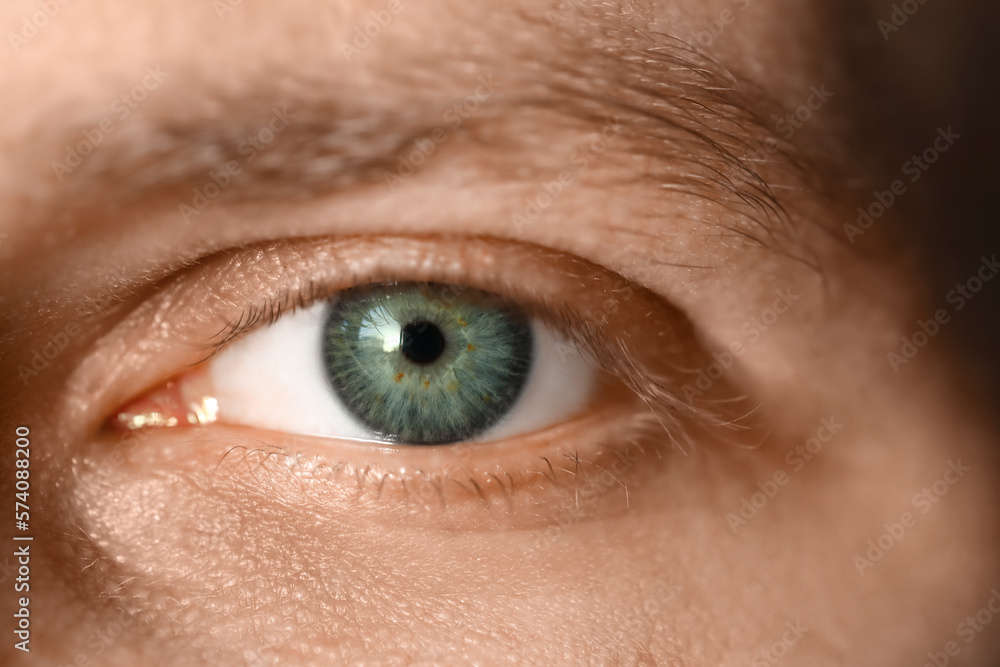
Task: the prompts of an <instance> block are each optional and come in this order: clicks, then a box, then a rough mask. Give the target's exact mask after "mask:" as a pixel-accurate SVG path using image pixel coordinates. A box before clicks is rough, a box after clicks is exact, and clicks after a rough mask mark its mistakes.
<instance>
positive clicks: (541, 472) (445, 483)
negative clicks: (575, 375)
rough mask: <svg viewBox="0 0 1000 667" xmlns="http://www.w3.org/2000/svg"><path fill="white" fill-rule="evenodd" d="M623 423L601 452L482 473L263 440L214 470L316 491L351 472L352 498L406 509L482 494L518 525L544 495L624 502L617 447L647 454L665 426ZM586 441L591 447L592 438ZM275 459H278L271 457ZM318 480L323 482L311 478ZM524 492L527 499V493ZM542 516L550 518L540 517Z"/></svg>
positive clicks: (571, 501) (643, 418)
mask: <svg viewBox="0 0 1000 667" xmlns="http://www.w3.org/2000/svg"><path fill="white" fill-rule="evenodd" d="M625 430H626V432H625V433H621V432H618V433H617V434H616V436H615V441H616V442H615V443H614V444H602V445H600V454H599V455H598V456H597V457H594V458H587V457H585V456H582V455H581V450H580V449H577V448H571V449H568V450H566V451H562V452H559V453H558V454H557V455H556V454H546V455H540V456H538V457H537V458H536V459H535V460H534V461H533V462H532V463H531V465H530V466H525V467H523V468H521V469H514V468H513V467H504V466H502V465H501V466H500V468H499V469H498V470H496V471H492V472H480V473H479V474H478V475H477V474H473V473H471V472H470V471H469V470H468V469H467V468H466V467H464V466H460V465H456V466H452V467H451V468H450V469H447V468H446V469H443V470H440V471H435V472H433V473H427V472H424V471H422V470H412V471H407V472H406V473H405V474H398V473H394V472H390V471H386V470H384V469H381V467H380V466H378V465H377V464H372V463H369V464H364V465H358V464H356V463H353V462H350V461H340V462H336V463H327V462H325V461H323V460H322V459H321V458H319V457H315V456H308V457H306V456H303V455H302V454H300V453H298V452H295V453H291V452H288V451H285V450H282V449H280V448H277V447H274V446H273V445H269V444H266V443H263V442H262V443H261V444H262V446H261V447H248V446H246V445H245V444H241V445H238V446H235V447H232V448H230V449H229V450H228V451H227V452H226V454H225V455H224V456H223V458H222V459H221V460H220V461H219V463H218V465H217V466H216V467H215V473H219V472H220V469H221V468H223V467H224V466H227V465H236V466H243V465H245V466H248V468H249V470H248V472H252V474H253V476H254V479H255V481H256V482H258V483H257V484H256V485H255V486H264V487H266V486H268V485H267V484H263V485H261V484H260V482H261V481H263V480H261V479H260V477H259V475H260V474H261V473H264V474H267V472H270V473H272V474H273V473H275V472H278V471H280V473H281V474H288V475H291V476H292V477H293V479H294V480H295V481H296V482H297V483H298V485H299V488H300V489H301V490H302V491H303V492H305V493H310V491H313V490H314V491H315V493H316V494H317V495H318V496H319V497H322V494H323V493H324V492H325V491H326V490H327V489H329V488H330V487H329V486H327V485H325V484H323V482H337V483H338V484H336V485H335V486H336V488H337V489H340V490H342V489H343V488H344V486H343V484H342V482H343V481H345V480H353V481H354V483H355V490H356V493H357V496H356V497H355V499H354V501H355V502H357V503H362V504H363V503H367V502H369V501H370V500H372V499H373V498H374V499H376V500H378V501H379V502H381V503H385V502H386V501H387V500H395V501H397V504H398V507H400V508H402V509H404V510H405V509H419V508H421V507H425V506H428V505H432V504H433V505H436V506H437V507H438V508H439V509H440V508H443V509H447V508H448V507H449V506H450V501H451V500H454V499H457V498H458V497H462V498H463V499H469V498H472V499H476V498H478V500H479V501H480V502H478V503H476V504H477V505H478V506H479V507H480V508H481V509H485V510H487V511H488V512H489V513H490V514H491V516H492V518H493V519H494V520H496V521H500V520H501V519H503V520H506V519H509V518H511V517H514V516H515V515H516V516H517V517H519V521H520V522H521V523H520V524H519V525H520V526H521V527H527V524H524V523H523V522H524V521H525V520H527V519H528V518H530V517H531V516H534V514H535V511H536V510H537V509H538V507H539V505H538V503H539V502H541V501H540V498H543V497H544V502H547V503H549V504H555V505H556V506H559V507H567V508H574V511H575V512H576V513H579V512H581V511H587V510H588V507H587V506H588V505H591V504H596V503H597V502H598V500H599V499H600V498H603V497H604V496H606V495H607V493H608V492H610V491H611V490H613V489H614V488H618V489H620V490H621V496H622V497H621V500H622V501H623V503H624V506H625V507H626V508H627V507H628V505H629V500H630V497H629V493H630V491H629V481H628V479H629V476H628V475H625V474H624V473H622V476H621V477H619V476H618V475H617V474H616V473H614V472H613V471H612V463H613V462H614V461H615V460H616V459H617V458H620V455H623V454H628V453H629V452H632V450H634V449H638V451H639V456H634V457H633V458H635V459H636V462H638V461H639V460H642V461H645V460H646V457H647V456H648V454H649V453H650V452H652V451H653V450H655V449H657V447H658V444H657V443H658V438H659V435H660V429H659V423H658V422H657V421H656V420H655V419H654V418H652V417H651V416H650V415H638V416H635V417H633V418H632V419H631V420H630V423H629V424H628V426H627V427H626V429H625ZM602 442H603V441H602ZM588 449H594V448H593V447H592V446H589V447H588ZM633 453H634V452H633ZM556 456H558V458H556ZM272 463H277V465H276V466H274V465H270V464H272ZM626 472H627V471H626ZM491 482H492V484H491ZM314 483H319V484H320V485H318V486H314ZM526 486H530V487H534V493H528V494H525V493H524V491H525V488H524V487H526ZM372 492H374V493H372ZM525 495H528V496H529V498H530V500H528V501H526V500H525V499H524V497H523V496H525ZM390 497H391V498H390ZM526 502H527V505H525V506H526V507H528V508H530V509H532V510H533V511H532V512H529V513H527V514H525V513H524V512H518V509H519V507H520V506H521V505H523V504H525V503H526ZM458 506H459V507H462V508H464V507H466V506H467V505H466V504H465V503H458ZM581 506H582V507H581ZM379 511H380V512H381V511H384V508H381V507H380V510H379ZM538 521H542V522H544V521H546V519H545V518H544V517H539V518H538Z"/></svg>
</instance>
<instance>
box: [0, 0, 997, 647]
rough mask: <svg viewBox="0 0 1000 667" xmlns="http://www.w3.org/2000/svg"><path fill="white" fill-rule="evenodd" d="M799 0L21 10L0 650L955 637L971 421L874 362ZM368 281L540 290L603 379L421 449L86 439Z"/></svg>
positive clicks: (950, 380) (840, 148) (927, 311)
mask: <svg viewBox="0 0 1000 667" xmlns="http://www.w3.org/2000/svg"><path fill="white" fill-rule="evenodd" d="M822 4H823V3H821V2H819V1H818V0H816V1H815V2H805V3H803V2H795V1H792V0H753V2H750V1H749V0H746V1H741V0H734V1H730V0H717V1H711V2H696V1H694V0H685V1H682V2H675V3H670V4H664V3H656V2H638V3H607V4H604V3H602V4H600V5H598V4H597V3H589V2H586V3H585V2H581V3H566V4H563V5H550V4H546V3H534V2H528V1H527V0H525V1H523V2H516V3H488V2H473V3H458V2H452V1H449V0H433V1H431V0H428V1H427V2H420V3H417V2H408V1H406V0H404V1H402V2H400V3H383V2H379V1H377V0H375V1H373V2H359V1H357V0H339V1H330V2H317V1H316V0H298V1H296V2H287V3H281V4H280V6H279V5H276V4H274V3H267V4H266V3H263V2H253V1H251V0H244V1H243V2H242V3H238V4H237V3H227V2H221V3H215V5H214V6H213V3H208V2H204V3H188V4H184V5H183V6H181V7H178V6H176V4H174V3H167V2H156V1H153V0H150V1H148V2H137V3H112V2H110V1H109V0H105V1H103V2H96V3H94V2H92V3H89V4H76V3H68V4H65V5H62V4H59V3H55V4H54V5H53V6H58V11H57V12H56V13H55V14H53V15H52V16H51V18H50V19H49V20H48V21H47V23H46V25H45V26H44V27H43V28H40V29H38V30H37V34H33V35H32V36H30V38H25V41H24V42H23V43H20V42H19V43H18V44H17V48H14V46H13V45H12V48H11V49H10V50H9V51H5V52H4V56H3V58H4V60H3V62H2V64H0V83H2V88H3V90H4V91H5V92H4V101H3V102H2V103H0V114H2V117H3V121H4V122H3V123H0V145H2V149H0V202H2V205H0V232H2V233H3V236H2V238H0V303H2V306H3V307H2V309H0V318H2V329H0V331H2V333H3V340H4V346H3V350H2V353H0V368H2V370H3V375H2V376H0V377H2V378H3V379H2V382H3V385H4V390H3V397H4V400H3V403H2V409H0V422H2V427H3V432H4V442H5V443H13V440H14V435H13V434H14V433H15V429H16V428H17V427H18V426H27V427H29V428H30V433H31V435H30V439H31V457H32V458H31V468H30V471H31V477H30V479H31V496H30V505H31V525H32V534H33V536H34V541H33V542H32V546H31V550H32V551H31V553H32V559H31V590H30V594H31V603H30V611H31V629H32V634H31V653H30V654H26V653H23V652H21V651H19V650H17V649H15V648H14V647H13V640H11V635H10V633H9V631H8V633H7V635H6V636H7V637H8V641H6V642H5V643H4V644H3V645H2V646H0V652H2V655H3V659H4V660H5V663H9V664H25V665H28V664H31V665H69V664H76V665H86V664H91V665H96V664H104V665H133V664H145V665H158V664H163V665H173V664H354V663H362V664H400V663H407V662H409V663H415V664H468V663H478V664H501V663H511V664H525V663H543V662H546V663H552V664H581V663H582V664H587V663H588V661H589V662H590V664H629V665H631V664H663V665H745V664H753V665H762V664H777V663H778V662H779V661H781V662H783V663H784V664H801V665H841V664H857V665H919V664H923V662H925V661H927V660H928V659H929V658H928V653H932V654H933V653H940V652H943V651H945V650H946V649H945V647H946V646H948V644H949V642H954V643H955V646H956V647H957V648H956V650H953V651H951V652H950V653H948V656H949V663H948V664H952V665H980V664H986V662H985V661H986V660H988V657H989V656H990V655H992V652H993V651H995V650H996V648H997V641H996V634H997V633H996V628H994V627H992V626H990V625H989V624H984V623H983V622H982V621H981V620H976V618H977V617H976V613H977V612H978V611H979V610H980V609H982V608H983V607H984V606H986V605H987V603H988V601H989V600H990V596H991V595H992V594H993V593H992V591H993V589H994V587H995V586H997V585H998V583H1000V572H998V566H997V564H996V562H995V558H994V555H995V549H996V546H997V538H998V536H997V534H996V527H995V526H996V518H997V517H996V510H995V509H994V508H995V507H996V500H997V499H996V497H995V494H996V491H995V488H996V485H995V483H994V482H995V478H996V472H997V471H996V468H995V466H996V461H995V458H994V454H993V452H992V449H993V443H994V440H995V438H994V437H993V435H992V432H991V431H990V425H989V424H988V423H987V422H986V421H985V420H984V418H983V417H982V415H981V414H980V408H979V406H978V405H977V404H975V403H974V402H973V401H972V399H971V398H970V397H969V396H968V395H966V393H964V390H960V389H959V387H961V386H963V385H962V380H961V378H957V377H955V375H954V371H953V370H952V369H951V365H950V363H949V361H948V359H947V357H946V356H945V353H944V348H943V346H937V347H935V346H934V345H929V346H927V347H925V348H922V349H921V350H920V353H919V356H917V357H915V358H914V359H913V362H912V363H909V364H907V365H906V367H905V368H903V369H902V370H900V372H895V370H894V369H893V367H892V366H891V365H890V363H889V362H887V353H888V352H890V351H893V350H895V349H896V346H897V345H898V341H899V340H900V337H902V336H909V335H911V334H912V333H913V331H914V330H916V329H917V328H918V327H919V324H918V322H919V321H926V320H927V319H928V317H933V313H934V308H933V307H928V306H926V305H925V303H924V301H923V300H922V296H921V294H920V293H919V289H917V288H915V287H914V281H913V280H912V277H911V274H910V273H909V272H908V271H907V269H906V268H904V266H903V262H902V261H901V260H902V258H901V257H899V256H898V255H899V253H898V250H897V249H896V247H895V246H894V245H893V244H892V243H889V242H886V239H885V238H884V237H883V236H882V234H883V233H884V232H885V230H886V229H888V227H889V225H890V224H891V222H890V221H891V220H892V218H893V216H894V215H895V211H889V212H888V213H887V214H886V216H885V218H883V219H882V221H880V222H879V224H878V225H876V226H874V227H873V228H872V229H870V230H868V231H866V232H865V233H864V234H863V235H862V237H861V238H860V239H858V240H857V243H851V242H850V241H849V239H848V238H846V237H845V233H844V230H843V228H842V225H843V223H844V222H845V221H853V220H854V219H855V218H856V213H854V211H855V209H856V208H857V206H858V205H859V204H861V203H865V202H861V201H855V199H857V197H856V196H855V194H854V192H853V191H852V190H849V187H856V185H857V183H856V180H857V179H856V170H857V168H858V167H857V166H856V165H854V164H853V163H852V161H851V159H850V158H851V156H850V151H849V150H848V146H849V145H850V143H849V142H850V137H849V133H848V130H847V129H845V128H848V127H849V124H848V120H849V117H850V109H847V108H844V106H842V105H841V103H840V102H839V101H838V100H839V99H841V98H840V91H845V93H844V95H843V97H844V98H846V97H847V95H846V91H847V90H849V89H850V86H851V82H850V81H849V80H847V79H846V77H844V75H843V74H842V73H841V72H840V71H839V70H838V69H837V64H836V61H835V59H834V58H833V57H832V56H831V55H830V47H829V46H828V45H827V42H826V41H825V39H824V34H825V33H824V25H823V18H824V14H823V12H822V8H821V5H822ZM36 11H38V6H37V5H35V4H33V3H30V2H15V3H8V4H6V5H5V6H4V7H3V8H2V9H0V24H2V25H3V26H4V27H5V30H4V33H5V34H6V33H7V31H8V30H9V31H14V32H15V33H17V34H20V33H21V31H22V25H23V21H24V17H25V16H30V15H31V14H32V13H33V12H36ZM373 21H374V23H372V22H373ZM372 25H374V26H376V27H371V26H372ZM366 28H367V29H368V31H369V32H368V33H365V30H366ZM706 31H708V32H706ZM706 35H707V36H706ZM802 105H806V107H807V108H809V109H810V111H811V113H810V114H809V120H808V121H801V122H800V121H799V120H798V119H796V117H795V116H794V113H795V111H796V109H799V108H800V107H801V106H802ZM789 114H792V119H795V122H794V123H793V122H792V121H791V120H787V119H788V117H789ZM776 119H785V121H784V122H781V123H777V122H776ZM87 142H89V143H90V144H92V145H93V150H90V149H89V148H87V147H86V146H87ZM81 144H82V145H83V146H84V148H83V149H82V150H79V147H80V146H81ZM74 152H75V153H77V154H79V153H85V154H82V155H78V157H73V154H74ZM861 191H862V192H864V188H861ZM381 280H408V281H429V282H435V283H453V284H456V285H469V286H471V287H474V288H476V289H483V290H487V291H492V292H496V293H499V294H502V295H504V296H505V297H508V298H511V299H514V300H516V301H518V302H519V303H525V304H528V305H529V306H531V307H532V308H533V311H532V312H538V313H542V314H545V313H548V312H550V311H552V310H557V311H559V312H562V313H563V314H564V315H566V317H565V319H566V320H568V322H564V323H563V324H564V325H565V327H566V328H567V329H568V330H569V333H568V335H569V336H570V337H574V336H575V337H576V338H577V339H578V340H579V341H580V343H581V345H584V344H586V345H592V346H593V347H594V349H595V350H597V349H606V348H607V349H611V350H614V349H617V350H618V353H617V354H612V353H611V352H607V353H606V356H607V357H608V360H607V361H605V362H602V363H601V366H602V368H604V370H606V371H608V375H609V376H612V378H613V379H612V381H609V383H608V385H609V386H608V388H607V393H606V394H602V395H601V399H600V400H598V401H596V402H595V403H594V404H593V405H591V406H588V409H587V410H586V411H584V414H581V415H578V416H575V417H573V418H572V419H570V420H568V421H566V422H563V423H559V424H552V426H551V428H548V429H543V430H541V431H540V432H538V433H535V434H529V435H528V436H523V437H522V436H515V437H512V438H509V439H507V440H504V441H502V442H498V443H496V444H492V443H463V444H459V445H454V446H451V447H443V448H434V449H426V450H425V449H422V448H405V447H403V448H392V447H376V446H368V445H359V444H358V443H348V442H344V441H338V440H336V439H323V438H318V437H308V436H301V435H294V434H292V433H279V432H274V431H264V430H261V429H254V428H250V427H247V426H245V425H240V424H233V423H227V422H226V421H225V419H222V420H220V421H219V422H218V423H213V424H207V425H204V426H192V427H188V426H184V427H178V428H176V429H156V430H150V431H138V432H132V433H128V432H122V431H121V430H120V429H116V428H114V424H112V423H110V422H112V421H113V418H114V417H115V415H117V414H118V411H119V410H120V409H121V408H122V407H123V406H126V405H128V404H129V403H130V402H131V401H134V400H136V399H139V398H141V397H143V396H145V395H148V394H149V393H150V392H156V391H157V390H158V389H160V388H162V387H163V386H164V385H165V383H166V382H167V381H169V380H172V379H175V380H176V379H178V378H181V377H183V376H184V374H185V373H187V372H189V371H191V369H192V368H193V367H196V366H197V364H198V363H199V362H201V361H204V360H205V358H206V352H207V351H209V350H211V346H212V343H213V342H215V341H217V340H218V338H217V337H218V334H219V333H220V331H225V330H226V327H227V326H228V325H230V324H232V323H233V322H237V321H240V320H241V318H243V317H245V316H246V314H247V313H248V312H252V310H253V309H254V308H256V309H258V312H259V311H261V310H263V311H264V312H270V313H271V315H272V316H276V313H275V311H274V308H275V306H274V304H276V303H283V304H285V305H288V306H291V305H295V304H296V302H297V300H300V301H301V300H304V299H305V295H307V294H311V293H312V294H314V293H315V292H316V291H317V290H319V291H320V292H322V293H323V294H327V295H329V294H333V293H335V292H336V291H337V290H340V289H346V288H349V287H352V286H354V285H356V284H366V283H368V282H376V281H381ZM931 303H934V302H933V301H931ZM268 309H270V310H268ZM264 319H265V320H266V319H273V317H270V316H269V317H265V318H264ZM595 331H596V332H598V333H596V334H595V333H594V332H595ZM581 332H590V334H587V335H584V334H582V333H581ZM242 335H245V336H251V335H253V332H252V331H251V332H245V333H243V334H242ZM51 341H57V346H58V347H59V348H60V349H59V350H58V351H57V353H55V354H51V355H49V354H45V355H42V356H41V357H40V358H41V359H42V362H38V363H37V364H36V365H35V366H33V365H32V363H33V360H35V359H36V358H38V355H36V352H38V353H39V354H41V350H43V347H44V346H45V345H46V344H47V343H49V342H51ZM602 346H603V347H602ZM616 346H617V347H616ZM623 350H626V351H627V354H626V353H625V352H623ZM599 355H600V353H599V352H595V356H599ZM223 410H224V408H223ZM7 447H9V450H8V449H6V448H7ZM13 449H14V446H13V444H7V445H5V454H4V458H3V462H2V465H0V475H2V479H3V486H2V488H3V489H4V490H5V494H6V495H5V496H4V497H5V498H7V499H9V498H11V497H12V496H13V494H14V482H13V480H14V479H15V474H14V473H15V466H14V457H13V454H12V453H10V452H12V451H13ZM553 462H555V463H553ZM609 471H610V472H609ZM941 480H943V482H942V481H941ZM4 530H5V531H8V532H10V533H11V534H13V533H14V529H13V527H12V524H10V523H8V524H5V525H4ZM886 536H888V537H886ZM8 539H9V537H8ZM8 544H19V543H15V542H8ZM872 544H874V547H878V548H877V549H875V548H873V546H872ZM887 545H888V546H887ZM8 583H10V582H9V581H8ZM8 583H5V584H4V587H5V591H6V592H5V593H4V595H3V596H0V608H2V610H3V614H4V618H6V619H8V622H9V620H10V619H11V618H12V615H13V614H14V613H15V612H16V611H17V609H18V600H17V598H18V596H17V595H15V593H13V592H11V591H10V590H9V589H8V588H7V586H8ZM970 616H971V617H972V618H973V621H972V624H969V623H966V622H965V619H967V618H969V617H970ZM963 623H965V624H964V625H962V624H963ZM8 625H9V623H8ZM5 627H7V626H5ZM959 627H961V630H959V629H958V628H959ZM976 628H978V629H976ZM968 633H971V635H970V634H968ZM970 637H971V639H970ZM967 640H968V641H967ZM959 649H960V650H959ZM956 651H957V653H956Z"/></svg>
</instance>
